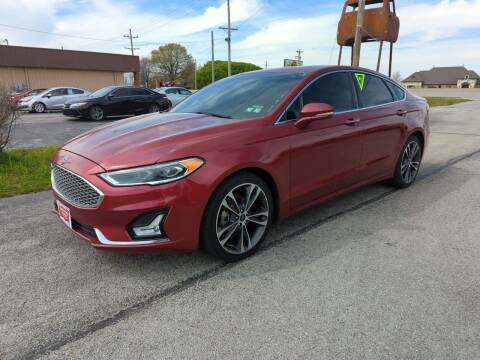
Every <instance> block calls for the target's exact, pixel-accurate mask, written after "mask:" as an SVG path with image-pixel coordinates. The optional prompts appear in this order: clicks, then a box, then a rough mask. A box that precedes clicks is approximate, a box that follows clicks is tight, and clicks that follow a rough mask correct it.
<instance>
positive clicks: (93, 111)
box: [88, 105, 105, 121]
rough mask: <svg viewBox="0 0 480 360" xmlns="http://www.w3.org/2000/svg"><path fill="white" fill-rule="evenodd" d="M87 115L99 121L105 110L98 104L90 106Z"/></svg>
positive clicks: (102, 117)
mask: <svg viewBox="0 0 480 360" xmlns="http://www.w3.org/2000/svg"><path fill="white" fill-rule="evenodd" d="M88 115H90V119H92V120H95V121H100V120H103V119H104V118H105V112H104V111H103V109H102V108H101V107H100V106H98V105H94V106H92V107H91V108H90V110H88Z"/></svg>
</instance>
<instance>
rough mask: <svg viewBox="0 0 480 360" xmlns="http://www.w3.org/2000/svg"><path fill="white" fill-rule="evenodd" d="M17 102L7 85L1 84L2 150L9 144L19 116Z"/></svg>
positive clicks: (0, 132)
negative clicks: (11, 95)
mask: <svg viewBox="0 0 480 360" xmlns="http://www.w3.org/2000/svg"><path fill="white" fill-rule="evenodd" d="M16 108H17V107H16V104H15V103H14V102H13V101H12V100H11V98H10V96H9V94H8V91H7V89H6V87H4V86H2V85H1V84H0V152H2V151H3V149H4V148H5V147H6V146H7V145H8V142H9V140H10V136H11V135H12V130H13V127H14V125H15V121H16V120H17V117H18V112H17V110H16Z"/></svg>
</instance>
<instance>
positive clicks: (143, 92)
mask: <svg viewBox="0 0 480 360" xmlns="http://www.w3.org/2000/svg"><path fill="white" fill-rule="evenodd" d="M131 92H132V95H134V96H147V95H151V93H150V91H148V90H147V89H138V88H135V89H131Z"/></svg>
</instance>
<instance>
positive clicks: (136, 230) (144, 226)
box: [131, 213, 165, 239]
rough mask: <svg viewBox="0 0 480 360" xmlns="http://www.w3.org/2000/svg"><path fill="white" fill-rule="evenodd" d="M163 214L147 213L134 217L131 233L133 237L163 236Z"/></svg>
mask: <svg viewBox="0 0 480 360" xmlns="http://www.w3.org/2000/svg"><path fill="white" fill-rule="evenodd" d="M164 217H165V214H158V213H156V214H147V215H142V216H140V217H139V218H138V219H136V220H135V221H134V222H133V223H132V225H131V229H132V233H133V235H134V237H135V238H137V239H138V238H158V237H161V236H163V233H162V220H163V218H164Z"/></svg>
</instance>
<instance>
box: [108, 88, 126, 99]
mask: <svg viewBox="0 0 480 360" xmlns="http://www.w3.org/2000/svg"><path fill="white" fill-rule="evenodd" d="M112 95H113V96H115V97H121V96H129V95H130V91H129V89H126V88H123V89H117V90H115V91H114V92H113V94H112Z"/></svg>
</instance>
